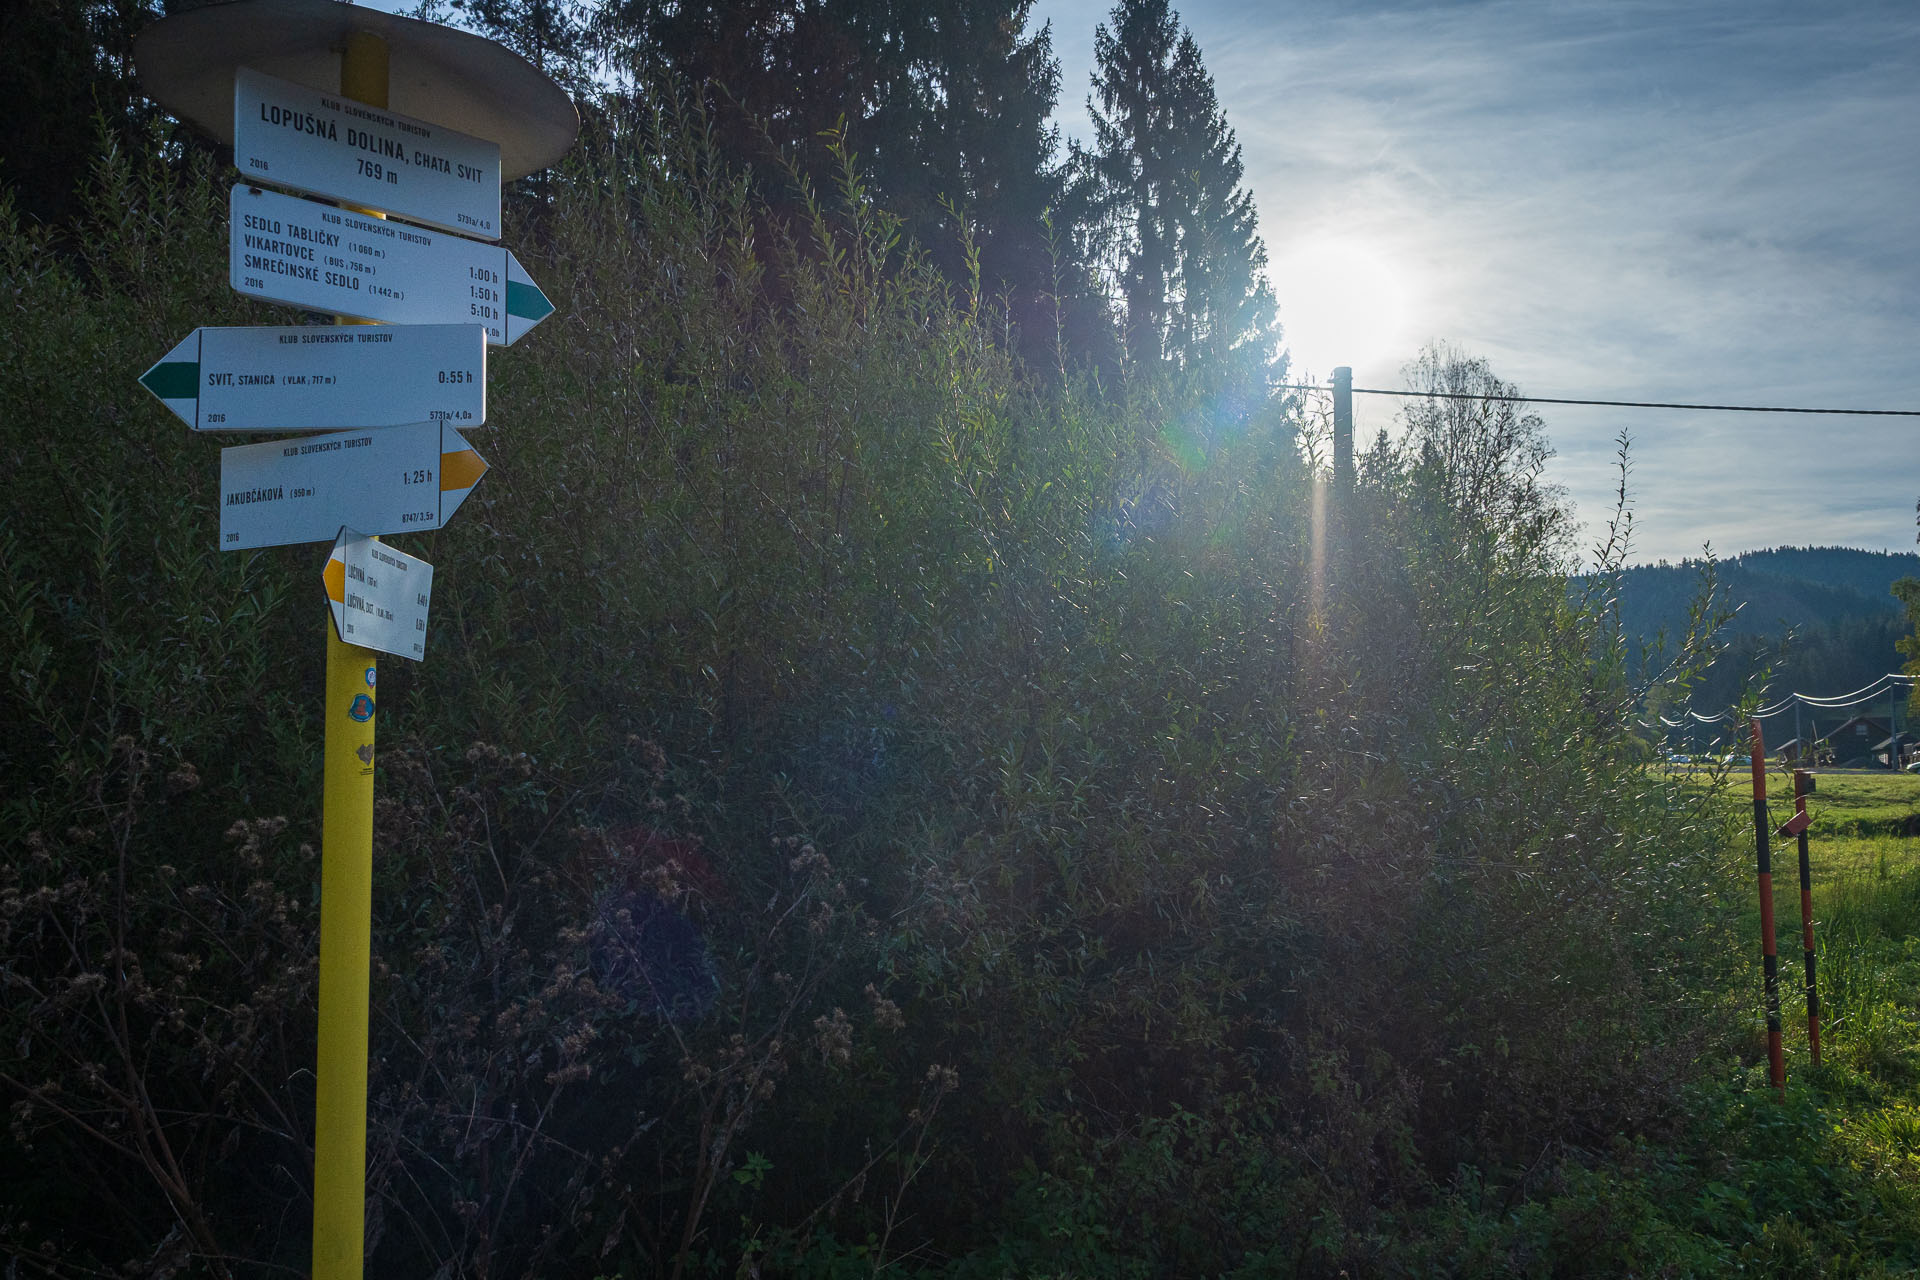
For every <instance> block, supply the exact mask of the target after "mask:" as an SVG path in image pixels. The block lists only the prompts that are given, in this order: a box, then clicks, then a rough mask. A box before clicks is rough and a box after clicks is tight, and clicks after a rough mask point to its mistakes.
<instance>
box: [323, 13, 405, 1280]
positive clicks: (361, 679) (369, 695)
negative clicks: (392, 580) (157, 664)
mask: <svg viewBox="0 0 1920 1280" xmlns="http://www.w3.org/2000/svg"><path fill="white" fill-rule="evenodd" d="M340 93H341V95H342V96H344V97H347V98H352V99H353V100H354V101H356V102H362V103H365V104H366V105H368V106H371V107H385V106H386V105H387V44H386V41H384V40H382V39H380V37H378V36H375V35H371V34H368V33H366V32H358V31H357V32H354V33H353V34H352V35H351V36H350V37H348V40H347V47H346V52H345V53H344V55H343V56H342V58H341V61H340ZM348 323H351V322H348ZM326 629H327V684H326V742H325V746H324V748H323V751H324V768H323V772H322V780H321V786H322V792H321V801H320V807H321V830H320V1034H319V1054H318V1063H317V1071H316V1080H317V1087H316V1091H315V1092H316V1095H317V1096H316V1097H315V1100H314V1137H313V1275H314V1280H360V1277H361V1273H362V1270H363V1268H364V1265H365V1255H366V1216H367V1003H368V987H369V983H370V980H371V970H372V951H373V727H374V703H375V698H376V688H375V686H376V683H377V681H378V678H379V667H378V663H377V662H376V659H375V655H374V652H373V650H371V649H362V648H360V647H359V646H358V645H350V644H347V643H345V642H344V641H342V640H341V639H340V637H339V636H338V635H337V634H335V632H334V626H333V619H332V617H331V616H329V617H328V618H327V621H326Z"/></svg>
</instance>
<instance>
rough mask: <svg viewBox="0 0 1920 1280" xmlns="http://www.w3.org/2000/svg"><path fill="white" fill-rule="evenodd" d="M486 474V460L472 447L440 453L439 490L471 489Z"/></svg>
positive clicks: (443, 491)
mask: <svg viewBox="0 0 1920 1280" xmlns="http://www.w3.org/2000/svg"><path fill="white" fill-rule="evenodd" d="M485 474H487V462H486V459H484V458H482V457H481V456H480V455H479V454H477V453H475V452H474V451H473V450H472V449H462V450H460V451H459V452H457V453H443V454H441V455H440V491H441V492H442V493H445V492H447V491H448V490H450V489H471V488H473V486H475V485H476V484H479V483H480V477H481V476H483V475H485Z"/></svg>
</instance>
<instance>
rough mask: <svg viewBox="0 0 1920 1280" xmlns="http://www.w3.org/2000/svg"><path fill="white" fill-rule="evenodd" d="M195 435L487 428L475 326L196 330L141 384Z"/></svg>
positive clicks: (483, 353) (480, 337)
mask: <svg viewBox="0 0 1920 1280" xmlns="http://www.w3.org/2000/svg"><path fill="white" fill-rule="evenodd" d="M140 385H141V386H143V387H145V388H146V389H147V390H149V391H151V392H153V394H154V395H155V396H157V397H158V398H159V400H160V403H162V404H164V405H166V406H167V408H169V409H171V410H173V412H174V413H175V414H177V415H178V416H179V418H180V420H181V421H182V422H185V423H186V424H187V425H188V426H190V427H192V428H193V429H194V430H195V431H337V430H340V429H342V428H357V427H391V426H397V425H399V424H401V423H403V422H428V421H433V422H449V423H452V424H453V425H455V426H462V427H477V426H479V425H480V424H481V423H483V422H485V421H486V418H487V341H486V335H485V333H484V332H483V331H482V330H481V328H480V326H479V325H477V324H419V325H415V324H406V325H334V326H326V327H322V326H319V325H310V326H306V327H295V328H284V329H269V328H253V329H211V328H209V329H195V330H194V331H193V332H192V333H191V334H189V335H187V338H186V340H185V341H183V342H182V343H181V344H180V345H179V346H177V347H175V348H174V349H173V350H171V351H169V352H167V354H166V355H164V356H162V357H161V358H160V361H159V363H157V364H155V365H154V366H153V367H152V368H151V369H149V370H147V371H146V372H145V373H143V374H141V375H140Z"/></svg>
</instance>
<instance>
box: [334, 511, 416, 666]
mask: <svg viewBox="0 0 1920 1280" xmlns="http://www.w3.org/2000/svg"><path fill="white" fill-rule="evenodd" d="M321 580H322V581H323V582H324V583H325V584H326V588H327V604H328V605H329V606H331V607H332V609H333V629H334V631H335V632H337V633H338V634H339V636H340V639H341V642H342V643H345V644H357V645H359V646H360V647H361V648H362V649H377V650H379V651H380V652H381V653H391V654H396V655H398V656H399V657H402V658H412V659H414V660H415V661H419V660H420V659H421V658H424V657H426V656H427V608H428V605H429V604H430V603H431V601H432V599H433V566H432V565H430V564H428V563H427V562H426V561H425V560H422V559H420V557H418V556H410V555H408V554H407V553H406V552H404V551H397V550H395V549H394V548H392V547H389V546H386V545H384V544H382V543H379V542H375V541H374V540H373V539H372V538H370V537H368V536H367V535H366V534H364V533H355V532H354V531H353V530H352V529H342V530H340V536H339V537H338V538H336V539H335V540H334V543H333V555H331V556H330V557H328V559H327V567H326V569H325V570H324V571H323V572H322V573H321Z"/></svg>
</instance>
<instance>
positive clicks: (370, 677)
mask: <svg viewBox="0 0 1920 1280" xmlns="http://www.w3.org/2000/svg"><path fill="white" fill-rule="evenodd" d="M378 670H379V668H377V667H368V668H367V688H369V689H371V688H373V678H374V674H375V672H377V671H378Z"/></svg>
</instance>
